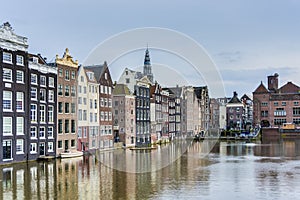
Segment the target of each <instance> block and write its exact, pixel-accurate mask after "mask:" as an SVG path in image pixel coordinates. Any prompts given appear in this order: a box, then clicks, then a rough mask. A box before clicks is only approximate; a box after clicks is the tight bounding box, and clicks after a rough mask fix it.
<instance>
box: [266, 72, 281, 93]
mask: <svg viewBox="0 0 300 200" xmlns="http://www.w3.org/2000/svg"><path fill="white" fill-rule="evenodd" d="M278 77H279V75H278V74H277V73H275V74H274V75H270V76H268V90H269V91H271V92H276V91H277V90H278Z"/></svg>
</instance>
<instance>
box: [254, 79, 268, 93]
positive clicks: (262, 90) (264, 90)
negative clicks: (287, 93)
mask: <svg viewBox="0 0 300 200" xmlns="http://www.w3.org/2000/svg"><path fill="white" fill-rule="evenodd" d="M268 92H269V91H268V90H267V88H266V87H265V86H264V84H263V82H262V81H261V82H260V85H259V86H258V87H257V88H256V89H255V90H254V92H253V93H268Z"/></svg>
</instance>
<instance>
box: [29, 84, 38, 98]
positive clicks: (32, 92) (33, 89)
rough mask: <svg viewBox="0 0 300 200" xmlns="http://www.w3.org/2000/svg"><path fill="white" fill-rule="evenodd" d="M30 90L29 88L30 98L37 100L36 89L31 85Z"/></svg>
mask: <svg viewBox="0 0 300 200" xmlns="http://www.w3.org/2000/svg"><path fill="white" fill-rule="evenodd" d="M30 90H31V92H30V98H31V100H37V89H36V88H33V87H31V88H30Z"/></svg>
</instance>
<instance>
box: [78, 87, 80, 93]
mask: <svg viewBox="0 0 300 200" xmlns="http://www.w3.org/2000/svg"><path fill="white" fill-rule="evenodd" d="M78 93H81V85H79V86H78Z"/></svg>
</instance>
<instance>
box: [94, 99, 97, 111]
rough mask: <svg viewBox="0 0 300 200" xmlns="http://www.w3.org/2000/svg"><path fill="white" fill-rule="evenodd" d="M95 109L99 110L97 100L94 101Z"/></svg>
mask: <svg viewBox="0 0 300 200" xmlns="http://www.w3.org/2000/svg"><path fill="white" fill-rule="evenodd" d="M94 107H95V109H97V100H96V99H95V100H94Z"/></svg>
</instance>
